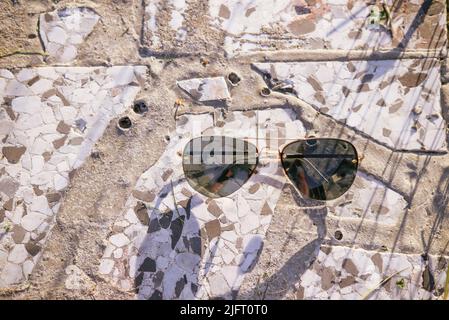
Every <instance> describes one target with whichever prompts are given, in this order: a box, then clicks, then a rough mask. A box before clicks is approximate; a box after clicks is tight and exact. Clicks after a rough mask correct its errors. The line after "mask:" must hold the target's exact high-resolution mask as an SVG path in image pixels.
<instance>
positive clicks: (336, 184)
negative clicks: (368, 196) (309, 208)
mask: <svg viewBox="0 0 449 320" xmlns="http://www.w3.org/2000/svg"><path fill="white" fill-rule="evenodd" d="M282 165H283V167H284V169H285V171H286V173H287V175H288V177H289V178H290V180H291V181H292V182H293V183H294V184H295V185H296V187H297V188H298V189H299V191H300V192H301V193H302V194H303V195H304V196H305V197H307V198H311V199H315V200H333V199H336V198H338V197H340V196H341V195H343V194H344V193H345V192H346V191H348V189H349V188H350V187H351V185H352V183H353V182H354V179H355V176H356V173H357V166H358V157H357V151H356V150H355V148H354V146H353V145H352V144H351V143H349V142H347V141H344V140H338V139H307V140H301V141H297V142H293V143H291V144H289V145H287V146H286V147H285V148H284V150H283V151H282Z"/></svg>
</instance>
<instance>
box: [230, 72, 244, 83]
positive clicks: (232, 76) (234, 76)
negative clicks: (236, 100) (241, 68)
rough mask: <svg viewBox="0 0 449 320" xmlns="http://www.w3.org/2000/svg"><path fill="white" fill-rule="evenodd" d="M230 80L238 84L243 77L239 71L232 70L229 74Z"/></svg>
mask: <svg viewBox="0 0 449 320" xmlns="http://www.w3.org/2000/svg"><path fill="white" fill-rule="evenodd" d="M228 80H229V82H230V83H231V84H232V85H234V86H236V85H237V84H238V83H239V82H240V80H241V79H240V77H239V76H238V75H237V73H235V72H231V73H230V74H228Z"/></svg>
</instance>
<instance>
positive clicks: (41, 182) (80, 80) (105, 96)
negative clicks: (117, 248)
mask: <svg viewBox="0 0 449 320" xmlns="http://www.w3.org/2000/svg"><path fill="white" fill-rule="evenodd" d="M47 18H48V17H47ZM61 34H62V33H60V34H59V33H56V34H54V35H52V37H55V39H56V38H57V37H59V36H60V35H61ZM145 74H146V68H145V67H141V66H119V67H110V68H105V67H76V68H72V67H68V68H65V67H40V68H24V69H19V70H17V71H14V74H13V73H11V72H9V71H7V70H1V71H0V85H3V84H5V87H6V88H7V90H0V101H8V105H6V104H3V103H2V105H1V106H0V117H4V116H7V117H8V118H9V119H10V120H8V126H7V128H8V136H5V137H4V138H2V140H1V142H0V151H1V153H0V197H1V198H2V200H1V204H0V206H1V209H0V222H2V224H3V223H4V224H5V225H8V226H10V227H8V228H10V229H11V232H9V233H7V234H6V235H1V236H0V252H6V253H7V254H6V258H5V259H7V260H8V261H10V262H13V263H15V264H17V267H18V268H19V269H20V270H21V271H20V277H19V276H17V277H16V275H15V273H14V272H15V270H16V268H15V267H14V266H10V267H8V268H9V270H10V271H11V272H12V273H11V274H6V273H4V270H2V269H4V267H3V264H0V288H3V287H8V286H9V285H10V284H12V283H13V281H16V280H17V281H21V280H23V279H26V277H27V276H28V275H29V274H30V273H31V272H32V269H33V267H34V263H33V262H31V260H34V261H37V260H38V259H39V255H40V254H41V252H42V249H43V247H44V246H45V241H46V237H47V234H48V231H49V230H50V229H51V227H52V226H53V225H54V223H55V219H54V218H55V217H54V214H56V213H57V210H58V208H59V204H60V202H61V199H62V196H61V195H62V192H59V191H63V190H64V189H65V188H66V187H67V186H68V184H69V179H70V177H71V173H72V172H73V170H74V169H76V168H78V167H79V166H81V165H82V164H83V163H84V160H85V159H86V157H88V156H89V154H90V152H91V148H92V146H93V145H94V144H95V142H96V141H97V140H98V139H99V138H100V137H101V135H102V134H103V131H104V130H105V129H106V126H107V125H108V123H109V121H110V120H111V119H112V118H113V117H114V116H116V115H117V114H119V113H121V112H123V111H124V110H125V109H126V108H127V107H129V106H130V105H132V103H133V101H134V97H135V95H136V94H137V93H138V91H139V90H140V86H138V85H136V83H138V81H137V78H139V79H140V78H142V79H143V78H145ZM63 79H64V81H63ZM67 79H70V81H66V80H67ZM117 79H119V80H120V81H119V84H116V81H118V80H117ZM41 86H42V87H41ZM8 88H9V89H8ZM48 88H57V89H48ZM41 89H42V90H41ZM98 90H100V92H101V93H98ZM31 91H33V92H31ZM71 92H73V93H75V92H76V93H79V94H70V93H71ZM33 93H34V94H33ZM112 99H116V100H117V101H116V103H115V105H114V109H112V108H111V101H112ZM5 109H6V110H5ZM8 110H10V111H9V113H8ZM11 113H12V115H13V116H11ZM84 115H89V116H88V117H87V116H86V117H85V118H84ZM81 116H83V118H82V117H81ZM79 119H85V120H83V122H82V125H83V128H82V129H80V128H79V127H78V125H77V124H79V123H80V121H79ZM0 120H3V118H0ZM0 125H1V126H2V129H3V122H1V121H0ZM145 199H148V197H147V196H146V195H145ZM141 218H142V219H143V221H145V220H144V219H145V217H144V216H143V215H142V216H141ZM136 219H137V218H136ZM116 240H117V243H118V244H119V245H121V244H122V243H121V242H120V241H121V240H123V239H116ZM115 254H116V255H117V254H118V253H115ZM22 269H23V274H22Z"/></svg>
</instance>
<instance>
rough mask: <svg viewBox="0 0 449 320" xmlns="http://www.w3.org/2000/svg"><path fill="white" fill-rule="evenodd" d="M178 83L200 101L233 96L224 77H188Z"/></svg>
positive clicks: (224, 98)
mask: <svg viewBox="0 0 449 320" xmlns="http://www.w3.org/2000/svg"><path fill="white" fill-rule="evenodd" d="M176 83H177V85H178V86H179V87H180V88H181V89H183V90H184V91H186V92H187V93H188V94H190V95H191V96H192V97H193V98H194V99H196V100H198V101H212V100H226V99H229V98H230V97H231V95H230V94H229V90H228V85H227V84H226V81H225V79H224V78H223V77H215V78H198V79H188V80H182V81H177V82H176Z"/></svg>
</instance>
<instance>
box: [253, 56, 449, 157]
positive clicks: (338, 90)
mask: <svg viewBox="0 0 449 320" xmlns="http://www.w3.org/2000/svg"><path fill="white" fill-rule="evenodd" d="M254 67H255V68H256V69H257V70H259V71H260V72H261V73H263V74H269V75H270V76H271V79H276V81H277V82H276V83H274V80H273V81H272V80H269V85H270V86H274V85H276V84H277V83H288V84H290V85H292V88H293V92H294V94H295V95H296V96H297V97H298V98H300V99H301V100H303V101H305V102H307V103H309V104H310V105H312V106H313V107H314V108H316V109H317V110H319V111H320V112H322V113H325V114H327V115H329V116H331V117H333V118H334V119H335V120H337V121H339V122H341V123H344V124H345V125H347V126H349V127H352V128H354V129H356V130H358V131H361V132H363V133H365V134H367V135H369V136H370V137H371V138H373V139H375V140H376V141H378V142H380V143H382V144H384V145H387V146H389V147H390V148H394V149H398V150H413V151H416V150H419V151H424V150H425V151H446V138H445V136H446V135H445V130H446V124H445V120H444V119H443V117H442V111H441V103H440V88H441V82H440V81H439V79H438V77H439V70H440V63H439V61H438V60H436V59H429V60H426V59H419V60H414V59H408V60H377V61H350V62H342V61H324V62H292V63H255V64H254ZM415 69H418V70H425V71H423V72H421V73H420V74H419V75H415V74H414V70H415ZM417 83H419V85H417ZM417 105H418V106H420V107H421V108H422V109H421V110H420V111H421V112H420V113H419V114H416V113H415V112H414V111H413V110H414V108H415V106H417ZM417 124H419V125H417Z"/></svg>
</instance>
